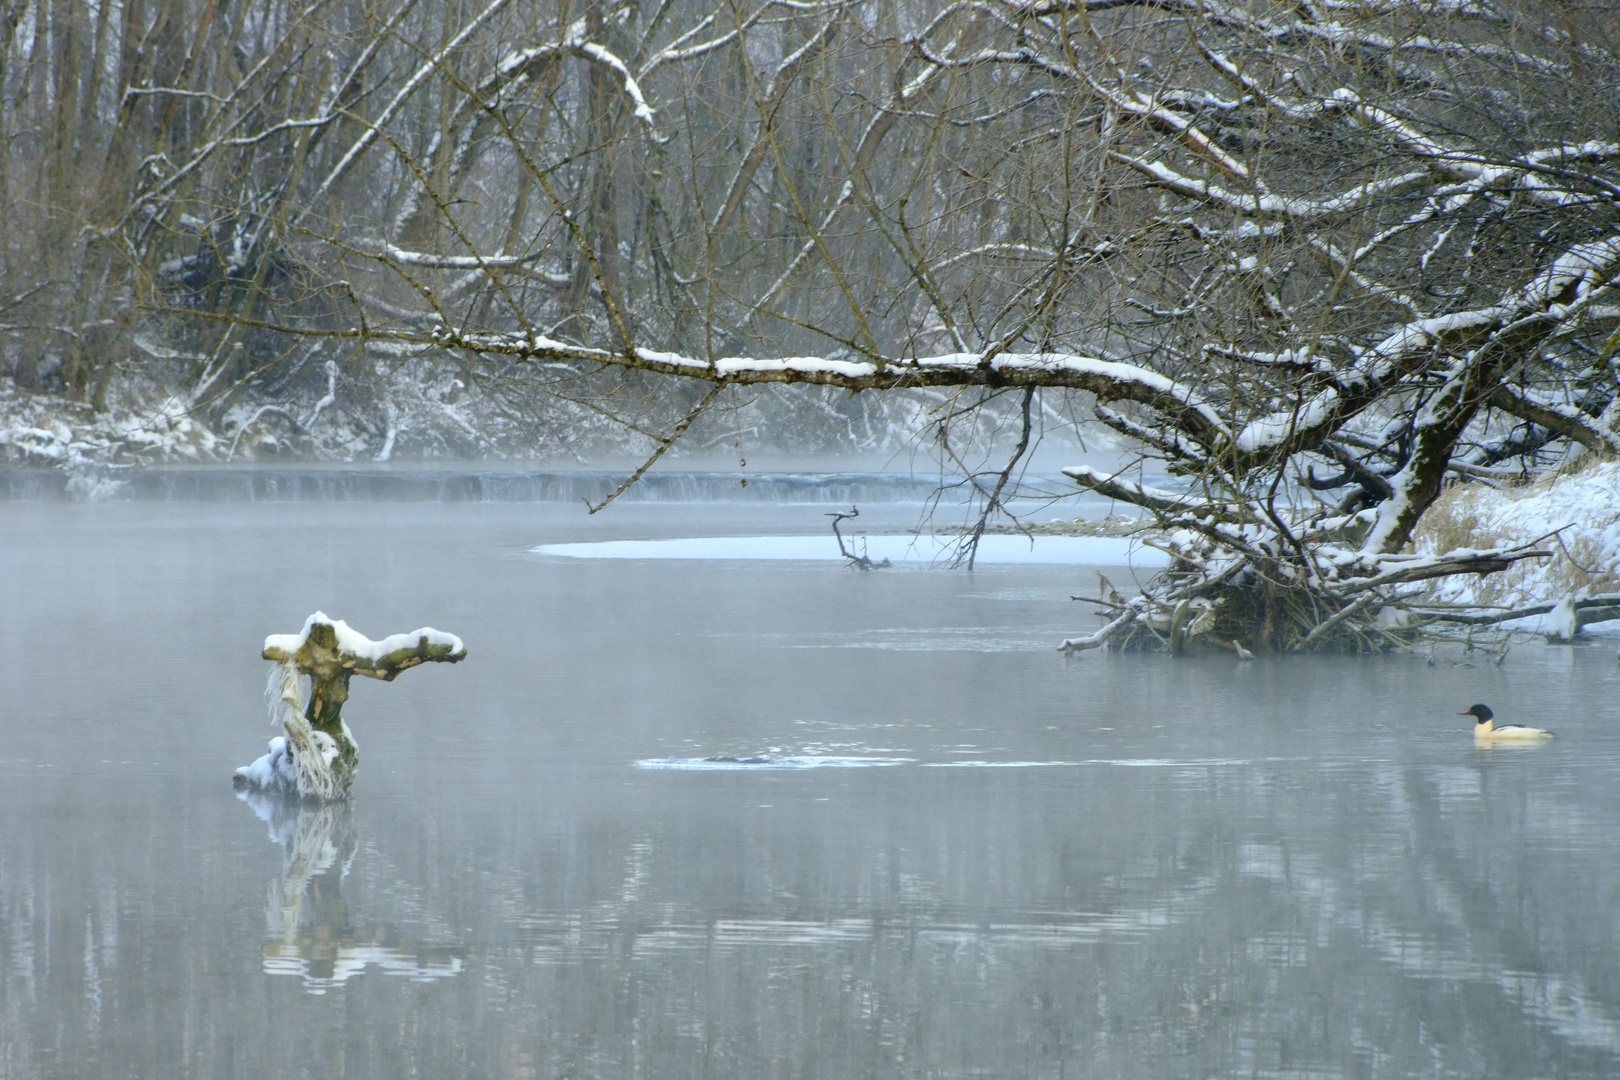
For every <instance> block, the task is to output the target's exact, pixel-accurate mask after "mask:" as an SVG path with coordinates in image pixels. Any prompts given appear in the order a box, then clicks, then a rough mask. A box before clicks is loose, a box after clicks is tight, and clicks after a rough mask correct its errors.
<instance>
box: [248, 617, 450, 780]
mask: <svg viewBox="0 0 1620 1080" xmlns="http://www.w3.org/2000/svg"><path fill="white" fill-rule="evenodd" d="M263 655H264V658H265V659H266V660H271V661H274V662H275V664H276V668H275V669H274V670H273V671H272V672H271V675H270V684H269V686H268V688H267V691H266V696H267V698H268V699H269V703H270V711H271V717H272V719H273V720H274V721H275V722H277V723H279V724H280V725H281V727H282V728H283V730H285V731H286V733H287V734H286V736H285V737H277V738H275V739H272V740H271V741H270V752H269V753H267V754H266V755H265V756H264V757H262V758H260V759H259V760H258V761H255V762H254V763H253V764H252V765H247V766H244V767H243V768H240V769H238V770H236V781H235V782H236V785H237V786H238V787H242V788H250V789H251V788H257V789H262V790H279V791H283V792H285V793H287V794H293V795H296V796H298V797H299V798H304V799H315V800H327V799H342V798H345V797H347V795H348V793H349V789H350V787H351V786H352V785H353V783H354V771H355V767H356V766H357V765H358V763H359V757H360V755H359V750H358V748H357V747H356V745H355V741H354V736H353V735H352V734H350V732H349V728H348V725H347V724H345V723H344V722H343V705H344V703H345V702H347V701H348V700H349V679H350V678H351V677H352V676H354V675H356V674H360V675H365V676H367V677H368V678H372V679H381V680H383V681H384V682H392V681H393V680H394V679H396V678H398V677H399V674H400V672H402V671H408V670H410V669H411V668H413V667H416V666H417V665H419V664H425V663H427V662H429V661H438V662H444V663H450V664H454V663H458V662H460V661H462V660H464V659H466V657H467V647H466V646H465V645H463V644H462V643H461V639H460V638H458V637H456V636H455V635H454V634H446V633H443V632H442V631H439V630H435V629H433V628H432V627H423V628H422V629H420V630H413V631H411V632H410V633H408V634H394V635H392V636H391V637H386V638H383V639H382V640H381V641H372V640H371V639H370V638H368V637H366V636H365V635H364V634H361V633H358V632H356V631H355V630H352V629H350V627H349V625H348V624H347V623H345V622H343V621H342V620H340V619H339V620H333V619H329V618H327V617H326V615H325V613H323V612H319V611H317V612H316V613H315V614H313V615H311V616H310V617H309V619H308V620H307V621H306V622H305V623H304V628H303V630H302V631H300V632H299V633H296V634H272V635H270V636H269V637H267V638H265V641H264V653H263ZM301 675H303V676H308V677H309V683H310V694H309V701H308V703H307V704H305V703H304V702H303V701H302V700H301V695H300V692H299V685H298V679H299V676H301Z"/></svg>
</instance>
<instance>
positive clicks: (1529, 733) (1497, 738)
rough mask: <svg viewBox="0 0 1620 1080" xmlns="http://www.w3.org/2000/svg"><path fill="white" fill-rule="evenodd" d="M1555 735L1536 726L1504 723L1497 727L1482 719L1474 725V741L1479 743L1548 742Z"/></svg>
mask: <svg viewBox="0 0 1620 1080" xmlns="http://www.w3.org/2000/svg"><path fill="white" fill-rule="evenodd" d="M1552 737H1553V733H1552V732H1550V731H1543V730H1541V729H1540V728H1535V727H1521V726H1519V725H1518V724H1504V725H1503V726H1501V727H1497V726H1496V725H1495V724H1493V723H1491V722H1490V721H1489V720H1481V721H1480V722H1479V723H1477V724H1475V725H1474V741H1475V742H1477V743H1485V744H1487V745H1489V744H1491V743H1535V742H1546V741H1547V740H1548V739H1550V738H1552Z"/></svg>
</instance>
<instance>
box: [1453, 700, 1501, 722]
mask: <svg viewBox="0 0 1620 1080" xmlns="http://www.w3.org/2000/svg"><path fill="white" fill-rule="evenodd" d="M1457 715H1458V716H1472V717H1473V718H1474V719H1475V720H1478V721H1479V722H1480V723H1481V724H1488V723H1490V720H1491V717H1493V716H1495V715H1496V714H1495V713H1493V712H1491V710H1490V707H1489V706H1487V705H1471V706H1469V707H1468V708H1466V709H1464V710H1463V711H1462V712H1460V713H1458V714H1457Z"/></svg>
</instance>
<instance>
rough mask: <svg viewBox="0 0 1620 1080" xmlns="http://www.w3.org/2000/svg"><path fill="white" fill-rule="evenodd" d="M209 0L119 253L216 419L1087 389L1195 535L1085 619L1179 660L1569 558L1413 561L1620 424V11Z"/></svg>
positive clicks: (1003, 478) (1049, 402)
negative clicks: (1450, 583)
mask: <svg viewBox="0 0 1620 1080" xmlns="http://www.w3.org/2000/svg"><path fill="white" fill-rule="evenodd" d="M175 2H176V3H177V4H178V5H179V6H177V7H176V8H175V9H174V10H175V12H178V13H180V14H182V15H185V16H186V17H187V18H192V19H193V20H194V26H195V28H196V31H197V33H198V34H200V35H208V34H215V35H217V34H223V33H225V32H226V30H225V29H223V27H225V26H226V25H227V24H228V26H229V33H230V34H231V35H232V37H231V40H232V41H233V42H234V43H235V49H236V51H235V52H234V53H232V58H231V60H230V61H229V62H228V63H227V62H225V61H213V60H211V61H210V62H209V64H206V65H199V64H196V63H193V64H192V66H191V67H189V68H188V67H186V66H185V65H181V66H180V67H178V68H176V69H175V70H174V71H173V72H171V73H170V74H169V75H168V76H166V79H167V81H163V80H159V79H157V78H156V75H155V74H153V75H150V76H143V78H142V81H132V82H131V83H130V85H129V86H128V88H127V92H125V93H124V94H123V96H122V97H121V98H120V99H119V100H120V102H121V103H122V104H121V105H120V107H121V108H134V107H135V106H131V105H129V103H130V102H138V103H140V104H139V108H141V109H145V110H153V112H152V113H151V115H152V116H153V117H156V116H157V115H158V114H159V113H161V114H162V115H163V116H164V117H165V118H167V117H171V116H183V117H185V118H186V120H185V123H184V124H180V123H178V122H177V121H176V122H169V121H168V120H165V123H167V124H168V126H166V127H163V128H162V131H163V139H162V140H161V146H159V145H158V144H157V143H154V144H153V150H152V152H150V153H148V154H147V156H146V157H145V158H144V159H143V160H142V163H141V165H140V168H139V170H138V175H137V176H136V178H135V180H134V181H133V186H132V187H131V188H130V189H129V194H128V197H127V199H126V200H125V202H124V203H122V204H119V205H120V206H121V209H119V210H118V212H117V213H116V214H113V213H112V212H110V211H104V212H103V213H104V217H105V219H106V220H105V225H104V226H103V227H101V228H100V230H99V231H98V232H95V233H94V235H95V236H97V237H101V238H103V239H102V240H100V241H98V242H101V243H104V244H105V245H106V246H108V247H110V248H115V249H117V250H118V251H120V252H123V253H126V255H127V258H128V265H130V266H135V267H137V268H138V270H137V271H130V272H129V273H128V274H127V276H126V278H125V279H124V280H126V281H127V282H128V285H129V288H130V289H131V295H132V296H133V297H135V301H134V302H133V304H134V310H137V311H139V312H140V313H141V314H140V317H139V318H136V319H131V320H127V321H129V323H130V326H131V327H132V329H131V330H130V333H131V334H132V335H136V336H138V335H139V334H140V333H142V332H144V333H146V334H147V335H148V337H147V338H141V339H140V340H155V339H157V338H161V339H162V341H163V342H164V343H165V344H164V345H163V347H164V348H167V349H170V350H171V351H172V352H173V353H174V355H176V356H187V357H192V358H194V359H193V360H192V361H190V363H191V365H192V366H191V369H190V370H189V371H185V372H183V373H182V375H183V377H184V378H185V379H186V380H187V382H188V385H189V387H190V388H191V391H192V393H193V395H194V398H195V399H196V400H199V401H200V400H217V401H220V402H229V401H231V400H232V398H233V395H239V394H242V393H245V392H247V390H249V389H252V388H255V387H258V388H260V389H261V390H264V389H270V390H274V389H275V388H277V387H282V388H287V392H288V393H291V392H292V389H294V388H296V387H297V386H299V385H301V386H303V388H304V389H303V392H304V393H305V395H306V398H307V403H306V405H305V406H304V413H305V418H306V419H307V416H308V415H314V413H313V412H310V410H314V412H318V411H319V410H318V409H315V407H314V402H315V399H316V398H317V397H318V398H320V400H322V401H325V400H328V399H331V398H333V397H334V396H336V397H338V398H341V397H342V396H343V395H344V394H345V393H349V394H353V393H354V390H353V389H352V387H353V386H354V385H355V384H356V382H357V381H358V376H359V374H362V373H366V372H375V371H376V370H377V367H376V365H378V364H379V363H381V364H382V365H384V370H385V371H393V372H399V371H416V370H429V369H436V370H444V368H445V366H446V365H454V366H455V370H456V371H457V379H458V380H459V381H460V382H464V383H465V384H467V385H470V386H474V387H476V388H479V389H480V390H481V391H482V392H484V393H486V394H488V395H489V396H490V399H491V400H503V398H502V395H504V394H507V393H509V392H513V391H514V388H521V394H520V395H518V396H517V397H515V398H513V399H511V400H514V401H516V402H517V404H516V407H515V410H514V411H518V412H521V411H523V410H530V411H533V410H535V409H537V408H543V409H545V410H550V411H552V412H553V414H554V415H556V416H566V417H568V418H569V421H568V422H572V423H579V424H584V423H587V422H589V420H588V418H591V417H600V418H606V419H607V420H608V421H609V422H612V423H622V424H626V425H629V426H631V427H633V428H634V429H636V430H639V431H641V432H643V433H644V434H645V435H646V436H647V437H648V438H649V439H651V440H652V441H653V443H654V445H655V449H656V451H657V452H662V450H663V449H664V448H667V446H668V445H670V444H671V442H672V441H673V440H674V439H676V438H678V437H679V436H680V435H681V433H683V432H685V431H686V430H687V429H688V428H689V427H690V426H691V425H692V424H693V423H695V422H697V420H698V419H699V418H700V417H701V416H702V414H703V413H704V412H705V411H706V410H709V409H712V408H715V407H717V406H718V405H720V404H722V403H724V402H726V401H727V400H728V399H729V398H730V397H731V396H733V395H734V394H735V393H737V391H733V390H731V389H730V388H733V387H760V386H772V385H779V384H814V385H819V386H822V387H829V388H837V389H842V390H848V391H861V392H864V391H874V392H878V393H885V394H886V393H895V392H898V393H906V392H916V391H918V390H927V391H930V392H932V393H934V394H935V396H936V401H937V402H938V403H939V405H938V408H939V412H938V414H937V416H936V417H935V422H936V423H937V425H938V428H939V433H940V436H941V439H942V441H943V442H944V443H945V445H946V447H947V449H948V448H949V446H950V443H949V440H950V438H951V436H952V431H953V426H954V425H959V424H960V423H962V422H963V418H964V417H966V416H970V415H971V414H972V413H973V412H974V411H975V410H980V409H984V408H986V407H989V408H992V409H999V410H1002V412H1003V414H1004V415H1010V416H1011V417H1012V418H1014V420H1015V421H1017V420H1021V421H1022V426H1021V431H1022V437H1021V438H1019V440H1018V443H1017V451H1016V453H1017V455H1020V456H1021V455H1022V454H1023V453H1024V452H1025V451H1026V450H1027V448H1028V446H1029V445H1030V444H1031V443H1032V441H1033V439H1035V438H1038V437H1039V434H1040V429H1041V427H1042V426H1043V425H1045V424H1046V423H1048V422H1049V421H1051V420H1052V419H1053V418H1067V417H1070V416H1072V415H1074V414H1075V411H1076V409H1078V408H1084V409H1089V410H1092V411H1094V414H1095V416H1096V418H1097V419H1098V420H1100V421H1101V422H1102V423H1104V424H1106V425H1108V426H1109V427H1111V428H1113V429H1115V430H1116V431H1118V432H1119V433H1121V434H1122V435H1124V436H1126V437H1128V438H1129V439H1130V440H1131V441H1132V442H1133V443H1134V444H1136V445H1139V446H1140V447H1141V448H1142V451H1143V453H1144V454H1147V455H1149V456H1152V457H1155V458H1160V459H1163V460H1164V461H1165V462H1166V463H1167V464H1168V465H1169V467H1170V469H1171V471H1172V472H1173V473H1175V474H1177V475H1178V476H1180V477H1182V478H1183V479H1184V483H1183V484H1182V485H1181V486H1180V487H1178V488H1177V490H1175V491H1152V490H1147V489H1144V488H1142V487H1141V486H1140V485H1137V484H1134V483H1132V482H1131V481H1130V480H1129V479H1127V478H1126V477H1125V476H1122V475H1103V474H1100V473H1097V472H1093V471H1090V470H1087V469H1075V470H1073V471H1072V472H1071V476H1072V477H1073V479H1074V480H1075V481H1076V482H1077V484H1079V485H1081V486H1083V487H1085V488H1090V489H1093V490H1097V491H1101V492H1104V493H1106V494H1109V495H1111V496H1113V497H1115V498H1119V499H1122V500H1125V501H1128V502H1131V503H1134V504H1136V505H1138V506H1140V507H1143V508H1144V509H1146V510H1147V511H1149V512H1151V513H1152V514H1154V515H1156V516H1157V517H1158V518H1159V519H1160V520H1161V522H1162V524H1163V525H1164V527H1165V528H1166V529H1168V530H1170V531H1171V534H1172V536H1173V540H1172V546H1173V547H1174V549H1175V552H1176V554H1177V556H1178V562H1177V564H1176V566H1175V569H1174V570H1173V571H1172V573H1170V574H1169V575H1167V576H1166V577H1165V579H1164V580H1163V581H1161V582H1160V583H1159V584H1158V585H1156V586H1155V587H1154V588H1153V590H1151V591H1150V593H1149V594H1148V595H1146V596H1144V597H1140V598H1137V599H1134V600H1123V599H1122V600H1119V601H1117V603H1118V604H1119V605H1120V606H1119V607H1118V608H1117V617H1116V618H1115V619H1113V620H1112V621H1111V622H1110V623H1109V626H1108V627H1107V628H1106V629H1105V630H1104V631H1103V632H1102V633H1101V634H1100V635H1096V636H1094V637H1092V638H1089V639H1086V640H1085V641H1084V642H1081V643H1080V644H1097V643H1101V642H1102V641H1105V640H1129V639H1132V638H1133V637H1134V638H1136V639H1139V640H1148V641H1160V640H1162V641H1164V642H1165V643H1167V644H1170V645H1172V646H1173V647H1178V648H1179V647H1183V646H1185V645H1186V644H1188V643H1190V642H1192V641H1216V640H1219V641H1222V642H1238V643H1242V644H1245V645H1247V646H1250V647H1267V648H1296V647H1315V646H1318V645H1328V644H1336V645H1377V644H1379V643H1382V642H1385V641H1387V640H1389V639H1390V636H1391V635H1392V634H1393V635H1398V634H1399V631H1398V630H1392V629H1391V628H1390V627H1389V625H1388V623H1389V617H1388V612H1387V611H1386V610H1384V609H1387V608H1388V607H1389V606H1390V605H1391V604H1392V603H1394V602H1396V601H1397V600H1398V598H1399V595H1400V591H1401V589H1402V588H1403V587H1404V586H1406V585H1408V584H1409V583H1412V582H1415V581H1421V580H1424V579H1427V578H1429V577H1432V576H1436V575H1444V574H1450V573H1457V572H1462V571H1468V572H1485V571H1489V570H1492V569H1495V568H1499V567H1501V566H1504V565H1506V564H1507V563H1509V562H1511V561H1513V560H1515V559H1518V558H1522V557H1525V556H1527V555H1530V554H1533V553H1534V550H1535V549H1534V548H1532V547H1522V548H1518V549H1513V550H1509V551H1492V552H1456V553H1450V554H1446V555H1442V556H1438V557H1429V558H1418V557H1416V556H1414V555H1412V554H1410V552H1409V549H1408V545H1409V541H1410V540H1411V538H1412V533H1413V529H1414V528H1415V526H1416V525H1417V523H1418V522H1419V520H1420V519H1421V518H1422V516H1423V514H1424V513H1425V511H1426V509H1427V508H1428V507H1429V506H1430V505H1431V503H1432V502H1433V500H1434V499H1435V498H1436V496H1437V495H1438V494H1439V492H1440V491H1441V489H1442V487H1443V485H1445V484H1446V483H1448V482H1451V481H1453V480H1458V479H1468V480H1484V481H1493V480H1496V481H1500V480H1503V479H1505V478H1507V477H1509V476H1518V475H1522V474H1524V473H1525V472H1526V471H1533V470H1534V469H1536V468H1538V467H1540V466H1542V465H1543V464H1545V463H1546V462H1548V461H1551V460H1561V459H1564V458H1567V457H1568V456H1569V455H1570V454H1572V453H1584V454H1608V453H1612V452H1613V451H1614V450H1615V449H1617V448H1620V436H1617V435H1616V432H1615V429H1616V425H1615V423H1614V419H1615V416H1614V411H1615V408H1616V406H1615V404H1614V398H1615V390H1616V385H1617V380H1616V372H1615V369H1614V365H1613V359H1614V354H1615V352H1616V346H1617V344H1620V336H1617V334H1620V331H1617V327H1620V303H1617V302H1616V297H1615V296H1614V291H1613V281H1614V279H1615V275H1616V272H1617V270H1620V214H1617V197H1620V186H1617V185H1620V143H1617V142H1616V131H1615V127H1614V120H1613V118H1614V116H1615V115H1620V49H1617V48H1616V43H1615V34H1616V32H1617V31H1620V20H1617V19H1616V18H1615V16H1614V15H1613V13H1612V12H1610V11H1608V10H1607V9H1605V8H1601V7H1600V8H1594V9H1590V10H1588V9H1582V8H1576V7H1571V6H1567V5H1566V6H1563V7H1560V8H1557V9H1552V8H1548V7H1546V6H1545V5H1538V4H1531V3H1524V4H1513V3H1497V2H1489V0H1302V2H1290V3H1271V2H1265V0H1252V2H1245V0H1234V2H1226V0H1010V2H1009V0H924V2H891V3H884V4H866V3H861V4H855V3H850V2H845V0H824V2H823V0H808V2H807V0H754V2H751V3H747V4H735V3H729V2H728V3H726V4H721V5H713V6H711V5H707V4H704V3H700V2H696V0H660V2H658V3H652V2H651V0H648V2H645V3H640V2H630V3H622V4H611V3H610V4H588V5H585V6H583V7H578V8H575V7H572V6H568V5H556V4H547V3H537V2H534V0H484V2H482V3H475V4H473V5H471V6H469V7H467V8H465V9H456V10H457V11H458V12H459V14H458V15H456V16H455V17H452V18H449V19H446V18H444V17H442V16H443V12H437V11H435V13H434V14H432V15H429V13H427V12H426V10H425V9H419V8H418V7H417V6H416V5H414V4H412V3H410V2H409V0H401V2H399V3H397V4H395V5H394V6H391V7H389V6H385V7H383V8H360V7H346V6H338V7H329V6H323V5H316V6H315V7H311V8H307V9H306V8H296V9H295V8H292V7H286V8H274V9H271V12H270V13H269V14H265V15H262V16H261V15H259V14H254V13H249V12H248V11H247V10H246V9H244V10H243V11H242V12H239V13H236V14H235V15H233V16H232V19H230V20H224V21H223V22H221V21H220V20H219V19H218V18H216V17H215V16H212V15H205V13H206V12H212V11H214V10H215V9H214V8H213V7H212V6H208V7H206V8H203V7H199V8H198V9H197V11H196V12H191V11H190V9H189V8H187V7H186V6H185V4H184V3H183V2H181V0H175ZM98 10H99V9H98ZM255 11H257V9H255ZM177 17H178V16H177ZM207 19H215V21H214V22H207V24H206V27H205V26H204V23H205V22H206V20H207ZM182 21H183V20H182ZM154 25H156V24H155V23H154ZM165 25H166V24H165ZM196 55H197V56H201V55H202V54H201V53H197V54H196ZM209 55H210V56H213V55H215V54H212V53H211V54H209ZM203 67H207V68H208V74H207V78H203V77H202V75H201V74H200V72H201V70H202V68H203ZM8 77H9V76H8ZM164 110H167V111H164ZM142 115H146V114H144V113H143V114H142ZM327 362H331V363H333V364H335V365H337V369H338V370H341V372H342V373H343V375H344V377H343V378H342V379H334V378H333V377H332V376H330V374H329V371H330V369H327V368H326V367H325V364H326V363H327ZM300 380H302V381H301V382H300ZM419 384H420V380H419ZM345 388H348V389H345ZM381 401H382V405H381V406H380V407H381V408H383V409H384V411H385V412H386V410H387V409H388V408H396V407H397V406H396V405H395V402H394V399H393V397H392V396H391V395H388V394H386V393H384V394H382V395H381ZM537 402H547V403H549V404H546V405H543V406H542V405H537V404H536V403H537ZM388 415H390V416H391V415H392V414H388ZM252 419H253V421H254V422H262V423H265V424H271V423H276V424H286V425H288V426H289V427H291V428H295V429H296V428H301V427H306V426H307V425H306V424H305V423H303V420H302V419H301V418H300V413H299V410H296V409H283V410H282V412H281V413H276V412H273V411H268V412H267V411H264V410H263V409H262V408H261V411H260V412H259V413H258V414H256V415H254V416H253V418H252ZM247 422H248V421H247V419H246V418H243V419H242V420H241V421H240V425H239V428H238V432H239V433H240V431H241V430H242V429H243V428H244V427H245V426H246V424H247ZM388 430H389V431H390V432H392V431H393V430H394V428H393V424H392V421H391V420H390V421H389V424H388ZM389 445H392V444H391V442H390V443H389ZM1016 464H1017V462H1016V460H1014V461H1013V462H1010V463H1008V465H1007V467H1006V468H1005V470H1001V471H996V472H994V473H993V474H992V476H991V478H990V480H989V482H987V483H986V484H985V485H984V488H983V490H984V494H985V497H986V501H987V504H988V506H989V507H990V508H994V507H995V505H996V504H997V503H998V502H999V498H1000V494H1001V492H1002V490H1003V488H1004V486H1005V484H1006V483H1007V478H1008V477H1009V476H1011V475H1012V473H1013V470H1014V468H1015V467H1016Z"/></svg>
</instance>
